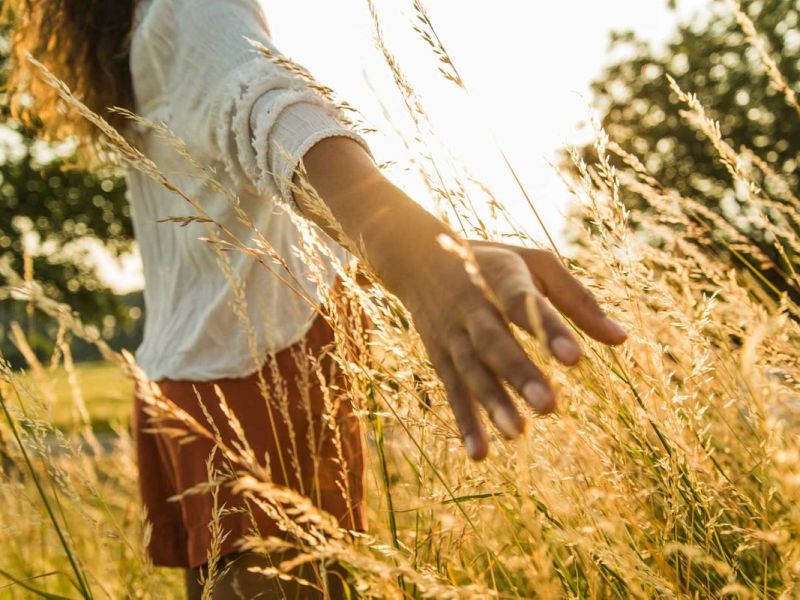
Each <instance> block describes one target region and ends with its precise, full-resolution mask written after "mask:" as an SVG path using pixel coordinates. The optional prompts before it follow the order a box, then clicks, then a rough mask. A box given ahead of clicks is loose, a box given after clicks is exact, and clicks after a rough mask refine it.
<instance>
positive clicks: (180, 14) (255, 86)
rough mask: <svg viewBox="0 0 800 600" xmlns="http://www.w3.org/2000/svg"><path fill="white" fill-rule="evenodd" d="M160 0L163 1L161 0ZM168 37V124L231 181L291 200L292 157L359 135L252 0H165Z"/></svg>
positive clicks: (359, 138)
mask: <svg viewBox="0 0 800 600" xmlns="http://www.w3.org/2000/svg"><path fill="white" fill-rule="evenodd" d="M161 1H164V0H161ZM171 1H172V2H173V11H172V27H173V29H174V36H173V39H171V40H167V42H168V43H169V46H170V47H171V52H170V53H169V55H168V56H167V57H166V60H167V61H168V62H169V63H170V64H169V68H168V69H167V70H166V73H167V77H166V79H167V80H166V81H165V82H164V87H165V88H166V89H165V90H163V93H165V94H166V95H167V97H168V104H169V113H170V124H171V126H172V127H173V129H174V130H175V133H176V134H177V135H178V136H179V137H181V139H183V140H184V142H185V143H186V144H187V145H188V147H189V150H190V151H191V152H193V153H195V154H196V155H197V158H200V159H211V160H219V161H221V162H222V163H223V165H224V168H225V170H226V171H227V172H228V173H229V175H230V176H231V178H232V179H233V181H234V182H235V183H236V184H237V185H239V186H246V187H248V188H251V189H254V190H255V191H256V192H257V193H258V194H259V195H262V196H265V197H271V196H273V195H278V196H279V197H281V198H283V199H285V200H287V201H291V191H290V189H289V186H290V182H291V178H292V175H293V173H294V170H295V168H296V167H297V163H298V162H299V160H300V159H301V158H302V156H303V155H304V154H305V152H306V151H308V149H310V148H311V147H312V146H313V145H314V144H315V143H316V142H318V141H319V140H321V139H323V138H325V137H331V136H346V137H351V138H353V139H355V140H357V141H358V142H360V143H361V144H362V145H364V147H365V148H366V143H365V142H364V140H363V139H362V138H361V137H360V136H359V135H358V134H357V133H356V132H354V131H353V130H351V129H349V128H348V127H346V126H345V125H344V124H343V123H342V120H341V115H340V114H339V111H338V109H337V108H336V107H335V106H334V105H333V104H332V103H330V102H329V101H328V100H327V99H326V98H324V97H323V96H322V95H321V94H320V93H318V92H317V91H315V90H313V89H311V88H310V87H309V86H308V85H307V82H306V81H305V80H304V79H303V78H302V77H301V76H299V75H297V74H295V73H292V72H290V71H289V70H287V69H284V68H282V67H281V66H279V65H278V64H276V63H275V62H274V61H273V60H270V59H269V58H267V57H265V56H264V55H263V54H262V53H260V52H258V51H257V50H256V49H255V48H254V47H253V43H252V42H256V43H258V44H261V45H263V46H264V47H266V48H268V49H269V50H270V52H271V53H272V54H273V55H276V56H280V54H279V52H278V50H277V49H276V48H275V46H274V45H273V44H272V41H271V39H270V34H269V28H268V25H267V21H266V19H265V17H264V14H263V11H262V9H261V6H260V4H259V2H258V1H257V0H171Z"/></svg>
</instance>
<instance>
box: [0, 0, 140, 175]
mask: <svg viewBox="0 0 800 600" xmlns="http://www.w3.org/2000/svg"><path fill="white" fill-rule="evenodd" d="M136 2H137V0H5V1H4V2H3V4H4V5H5V6H4V8H3V13H2V19H3V22H4V24H5V25H6V26H7V27H10V31H11V33H10V41H11V55H10V57H9V61H8V65H7V76H8V79H7V93H8V96H9V99H10V102H9V108H10V110H11V115H12V116H13V117H15V118H17V119H19V120H20V121H21V122H22V123H23V124H24V125H26V126H28V127H32V128H33V129H35V130H36V132H37V134H38V135H39V136H40V137H42V138H44V139H46V140H52V141H55V140H62V139H64V138H66V137H74V138H75V139H76V140H77V142H78V146H79V157H80V159H81V160H82V161H85V162H87V163H91V162H93V161H94V160H95V159H96V158H97V157H98V156H99V146H98V141H99V137H98V131H97V130H96V129H95V127H94V126H93V125H92V124H91V123H89V122H88V121H86V120H85V119H83V118H81V117H80V116H79V115H77V114H75V113H74V111H70V110H69V109H68V108H67V106H66V105H65V103H64V101H63V100H61V99H60V98H59V96H58V93H57V92H56V90H55V89H53V88H52V87H51V86H49V85H48V84H47V83H45V82H44V81H43V80H42V79H41V77H40V74H39V73H38V71H37V69H36V67H34V66H33V65H32V64H31V63H30V62H29V61H28V60H27V55H28V54H29V53H30V55H31V56H33V57H34V58H36V59H37V60H38V61H40V62H41V63H43V64H44V65H45V66H46V67H47V68H48V69H50V71H52V72H53V74H54V75H55V76H56V77H58V78H59V79H61V80H62V81H63V82H64V83H66V84H67V85H68V86H69V87H70V88H71V90H72V92H73V93H74V95H75V96H76V97H77V98H78V99H80V100H81V101H82V102H83V103H84V104H86V106H88V107H89V108H90V109H91V110H93V111H94V112H96V113H97V114H99V115H101V116H103V117H104V118H105V119H106V120H108V121H109V123H111V125H113V126H114V127H116V128H118V129H119V130H120V131H124V129H125V128H126V121H125V119H124V118H123V117H121V116H120V115H118V114H116V113H114V112H111V111H109V110H108V109H109V108H111V107H115V106H118V107H121V108H127V109H132V108H133V84H132V81H131V73H130V67H129V61H128V57H129V51H130V31H131V25H132V20H133V12H134V8H135V5H136Z"/></svg>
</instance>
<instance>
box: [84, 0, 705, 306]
mask: <svg viewBox="0 0 800 600" xmlns="http://www.w3.org/2000/svg"><path fill="white" fill-rule="evenodd" d="M261 2H262V4H263V5H264V10H265V13H266V15H267V19H268V21H269V24H270V28H271V33H272V36H273V40H274V41H275V44H276V45H277V47H278V48H279V49H280V50H281V51H282V52H283V53H284V54H286V55H287V56H289V57H290V58H292V59H294V60H296V61H297V62H299V63H300V64H302V65H303V66H305V67H306V68H308V69H309V70H310V71H311V72H312V73H313V74H314V76H315V77H316V78H317V79H318V80H319V81H321V82H323V83H325V84H326V85H328V86H330V87H332V88H333V89H334V90H336V92H337V94H338V96H339V97H341V98H343V99H345V100H347V101H348V102H349V103H350V104H352V105H354V106H356V107H357V108H358V109H359V110H360V111H361V112H362V114H364V115H365V117H366V118H367V120H368V121H369V122H370V123H372V124H374V125H375V126H376V127H377V128H378V129H379V130H380V133H377V134H371V135H370V136H369V137H368V138H367V141H368V142H369V144H370V147H371V148H372V150H373V153H374V154H375V156H376V159H377V160H378V161H379V162H385V161H390V160H391V161H398V162H399V163H401V165H402V164H403V163H404V161H405V159H406V151H405V150H404V148H403V146H402V144H401V143H400V141H399V140H398V139H397V136H396V135H395V134H394V133H393V129H392V126H390V125H389V124H388V123H387V121H386V119H385V118H384V116H383V109H382V107H381V104H384V105H385V106H386V107H387V108H388V110H389V112H390V114H391V115H392V118H393V124H394V125H397V124H400V123H404V122H405V119H406V118H407V117H406V114H405V110H404V108H403V106H402V99H401V97H400V95H399V92H398V90H397V89H396V87H395V85H394V83H393V81H392V78H391V74H390V73H389V71H388V68H387V67H386V64H385V62H384V60H383V57H382V56H381V54H380V52H379V51H378V50H377V48H376V47H375V45H374V42H373V40H374V34H373V28H372V22H371V20H370V16H369V12H368V10H367V3H366V1H365V0H344V1H339V2H335V3H334V2H330V1H329V0H302V1H295V2H289V1H288V0H261ZM375 4H376V6H377V9H378V12H379V14H380V16H381V22H382V27H383V29H384V33H385V37H386V41H387V45H388V46H389V48H390V50H391V51H392V52H393V54H395V56H396V57H397V59H398V61H399V63H400V66H401V68H402V69H403V71H404V73H405V75H406V76H407V77H408V78H409V80H410V81H411V83H412V84H413V85H414V87H415V88H416V90H417V92H418V93H419V95H420V96H421V97H422V101H423V104H424V106H425V108H426V110H427V111H428V112H429V114H430V115H431V116H432V119H433V122H434V126H435V127H436V131H437V133H438V135H439V138H440V139H441V140H444V142H445V143H446V145H447V146H448V147H449V148H450V150H452V151H453V153H454V154H455V155H456V156H457V158H458V159H459V160H460V161H461V162H462V163H464V164H465V165H466V166H467V167H468V168H469V169H470V171H471V172H472V173H474V174H475V175H476V176H477V177H478V179H480V180H482V181H484V182H486V183H487V184H489V185H490V186H491V187H492V188H493V190H494V192H495V193H496V195H497V196H498V198H500V199H501V200H502V201H504V202H505V203H506V204H507V205H508V207H509V209H510V211H511V213H512V215H513V216H514V217H515V219H517V220H519V221H520V222H521V223H522V224H523V225H524V227H525V228H526V229H527V230H528V231H530V232H531V233H533V234H534V236H535V237H537V238H539V239H542V238H543V237H544V236H543V232H542V230H541V228H540V227H539V226H538V225H537V224H536V223H535V222H534V220H533V215H532V214H531V213H530V210H529V209H528V208H527V205H526V203H525V201H524V199H523V198H522V196H521V195H520V193H519V191H518V189H517V187H516V186H515V184H514V183H513V180H512V179H511V177H510V176H509V174H508V171H507V169H506V168H505V166H504V165H503V164H502V162H501V160H500V157H499V154H498V152H497V150H496V148H495V147H494V145H493V143H492V140H491V135H490V134H489V131H493V132H494V136H495V138H496V139H497V141H498V143H499V145H500V147H501V148H502V149H503V150H504V151H505V152H506V154H507V155H508V156H509V158H510V159H511V161H512V163H513V164H514V166H515V167H516V169H517V171H518V172H519V174H520V176H521V179H522V181H523V183H524V185H525V187H526V189H527V190H528V192H529V193H530V195H531V196H532V198H533V201H534V203H535V204H536V206H537V208H538V210H539V211H540V213H541V214H542V217H543V219H544V221H545V224H546V226H547V227H548V229H549V230H550V232H551V234H554V236H555V237H556V238H557V239H558V238H559V237H560V232H561V230H562V229H563V225H564V217H563V212H564V210H565V208H566V206H567V205H568V202H569V195H568V193H567V191H566V190H565V188H564V186H563V183H562V182H561V181H560V179H559V177H558V175H557V174H556V173H555V172H554V171H553V169H552V168H551V167H550V166H549V164H548V161H551V162H552V161H554V160H555V159H556V157H557V153H558V151H559V150H560V149H562V148H564V147H565V146H566V145H568V144H580V143H582V142H585V141H587V140H588V139H590V137H589V132H588V131H587V128H586V127H583V128H581V127H579V124H581V123H585V121H586V117H587V103H588V102H589V100H590V99H591V96H590V91H589V84H590V82H591V81H592V80H593V79H595V78H596V77H597V76H599V75H600V73H601V71H602V69H603V66H604V65H606V64H608V62H609V61H610V58H611V57H610V55H609V52H608V40H609V34H610V33H611V31H614V30H626V29H630V30H633V31H634V32H636V33H637V34H638V35H639V36H640V37H642V38H644V39H646V40H648V41H650V42H651V43H652V44H654V45H655V46H658V45H660V44H663V43H664V42H665V41H667V40H668V39H669V37H670V35H671V33H672V32H673V31H674V29H675V25H676V23H677V20H678V19H679V18H682V19H685V18H687V17H689V16H691V15H693V14H694V13H695V12H696V11H697V10H698V9H700V8H701V7H703V6H704V5H706V4H707V2H704V1H703V0H683V1H682V2H680V3H679V11H678V16H677V17H676V14H674V13H672V12H670V11H669V10H667V8H666V4H667V3H666V0H664V1H663V2H661V1H660V2H658V3H654V2H652V1H651V2H642V1H641V0H607V1H606V2H602V3H599V2H588V1H586V0H562V1H561V2H549V3H547V4H545V3H540V2H536V3H534V2H515V1H512V0H496V1H495V2H494V3H492V10H490V11H487V10H486V9H485V6H486V4H485V3H483V2H478V1H477V0H462V1H460V2H458V3H457V6H454V3H452V2H447V1H445V0H426V1H425V2H424V4H425V6H426V8H427V10H428V13H429V15H430V17H431V20H432V21H433V24H434V26H435V27H436V29H437V32H438V33H439V36H440V38H441V39H442V42H443V43H444V45H445V46H446V47H447V50H448V52H449V53H450V55H451V56H452V58H453V60H454V62H455V63H456V66H457V67H458V69H459V71H460V73H461V75H462V77H463V79H464V81H465V82H466V85H467V87H468V88H469V90H470V92H471V100H469V99H467V98H465V96H464V95H463V93H461V91H460V90H458V89H456V87H455V86H454V85H453V84H452V83H450V82H448V81H446V80H445V79H444V78H443V77H442V76H441V75H440V74H439V73H438V71H437V64H436V59H435V57H434V55H433V54H432V52H431V51H430V49H429V47H428V46H427V45H426V44H425V43H424V42H423V41H422V40H421V39H420V37H419V35H418V34H417V33H416V32H415V31H413V29H412V26H413V18H414V13H413V6H412V3H411V1H410V0H409V1H407V2H402V3H398V2H388V1H387V0H383V1H381V0H376V3H375ZM371 88H374V90H375V91H373V89H371ZM376 92H377V93H378V94H380V101H379V100H378V98H376ZM476 107H477V111H476ZM487 107H488V108H487ZM476 112H477V114H478V115H481V116H480V117H479V118H476V116H475V115H476ZM390 176H391V177H392V178H393V179H394V180H395V182H396V183H398V184H399V185H401V186H402V187H403V188H404V189H406V190H407V191H408V192H409V193H410V194H411V195H412V196H414V197H415V198H417V199H418V200H420V201H421V202H422V203H423V204H425V202H424V198H423V188H422V186H421V185H420V184H419V181H418V179H417V177H416V176H415V175H411V174H404V173H402V171H401V170H400V169H394V170H393V171H392V172H391V174H390ZM99 262H100V264H99V270H100V273H101V276H103V277H104V279H106V280H107V281H108V282H109V283H110V284H111V285H112V287H114V289H116V290H117V291H120V292H124V291H130V290H133V289H137V288H138V287H141V285H142V275H141V268H140V265H139V262H138V258H137V257H126V258H125V259H124V260H123V261H122V263H121V264H118V263H117V262H116V261H115V260H114V259H112V258H110V257H103V258H101V259H100V260H99Z"/></svg>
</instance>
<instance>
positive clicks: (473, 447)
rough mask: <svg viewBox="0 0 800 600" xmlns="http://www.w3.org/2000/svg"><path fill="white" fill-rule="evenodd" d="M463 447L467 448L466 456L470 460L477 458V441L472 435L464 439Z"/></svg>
mask: <svg viewBox="0 0 800 600" xmlns="http://www.w3.org/2000/svg"><path fill="white" fill-rule="evenodd" d="M464 446H466V448H467V454H469V457H470V458H472V459H475V458H477V457H478V440H477V439H475V436H474V435H468V436H466V437H465V438H464Z"/></svg>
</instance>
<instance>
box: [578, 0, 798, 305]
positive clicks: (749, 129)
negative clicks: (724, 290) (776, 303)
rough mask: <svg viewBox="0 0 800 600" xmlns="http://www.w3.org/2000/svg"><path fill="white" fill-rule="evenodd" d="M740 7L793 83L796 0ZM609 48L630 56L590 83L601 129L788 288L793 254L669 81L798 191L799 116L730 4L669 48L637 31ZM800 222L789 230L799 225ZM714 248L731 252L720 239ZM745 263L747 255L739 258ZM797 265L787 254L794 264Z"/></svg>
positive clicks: (716, 7)
mask: <svg viewBox="0 0 800 600" xmlns="http://www.w3.org/2000/svg"><path fill="white" fill-rule="evenodd" d="M742 10H743V11H744V12H745V13H746V14H747V15H748V16H749V17H750V19H752V21H753V22H754V23H755V25H756V28H757V29H758V31H759V33H760V35H761V36H763V38H764V39H765V41H766V47H767V48H768V50H769V52H770V54H771V56H772V57H773V58H774V59H775V61H776V63H777V65H778V68H779V69H780V71H781V72H782V73H783V76H784V77H785V79H786V80H787V81H788V82H789V83H790V84H792V83H793V82H794V83H796V82H797V81H798V79H799V76H800V29H798V20H799V19H800V5H798V4H797V2H796V0H746V1H744V2H742ZM611 45H612V48H613V50H615V51H617V52H622V53H623V55H624V56H625V57H626V58H624V59H622V60H619V61H617V62H615V63H613V64H611V65H610V66H608V67H607V68H606V69H605V71H604V72H603V74H602V75H601V76H600V77H599V78H598V79H597V80H596V81H595V82H594V83H593V85H592V89H593V93H594V96H595V99H596V101H597V106H598V108H599V110H600V114H601V123H602V125H603V127H604V129H605V130H606V131H607V132H608V133H609V135H610V137H611V138H612V139H613V140H614V141H616V142H618V143H619V144H620V145H621V146H622V147H623V148H625V149H626V150H627V151H629V152H632V153H633V154H635V155H636V156H638V157H639V158H640V159H641V160H642V162H643V163H644V164H645V166H646V167H647V170H648V171H649V172H650V173H651V174H652V175H653V176H654V177H655V179H657V180H658V181H659V182H660V183H661V184H662V185H663V186H664V187H666V188H671V189H675V190H677V191H679V192H680V193H681V194H682V195H684V196H686V197H691V198H693V199H695V200H699V201H701V202H702V203H703V204H705V205H706V206H708V207H709V208H710V209H712V210H713V211H714V212H716V213H718V214H719V215H721V216H723V217H725V219H726V220H727V221H728V222H730V223H732V224H733V225H734V226H735V227H736V228H737V229H739V231H741V232H742V233H743V234H744V235H746V236H747V237H748V238H750V239H751V240H752V241H753V242H755V244H756V245H757V246H758V248H759V249H760V250H761V251H762V252H763V254H764V255H766V256H767V257H769V259H770V262H771V264H768V265H762V267H764V274H765V275H766V277H767V278H768V279H769V280H770V281H771V282H773V283H774V284H775V285H777V286H778V287H779V288H780V289H781V290H784V291H786V290H787V286H786V277H785V272H783V270H784V267H785V266H786V262H787V259H786V257H781V256H779V253H778V252H777V251H776V248H775V245H774V243H773V241H774V240H773V239H772V237H771V236H770V235H769V232H768V231H766V230H765V229H763V228H759V227H758V226H757V225H756V224H755V222H754V220H753V219H752V218H751V216H752V215H750V214H748V211H750V207H749V206H748V205H747V202H746V199H745V198H744V196H745V195H743V194H741V193H737V190H736V186H734V185H732V181H731V176H730V175H729V173H728V172H727V171H726V168H725V166H724V165H723V163H722V161H721V160H720V158H719V154H718V153H717V152H716V151H715V149H714V147H713V146H712V144H710V143H709V141H708V139H707V138H706V136H705V135H704V134H702V133H701V132H699V131H698V130H696V129H694V128H692V127H690V126H687V124H686V123H685V122H683V121H682V119H681V116H680V114H679V109H680V106H679V102H678V98H677V96H676V94H675V93H674V92H673V91H672V90H671V89H670V84H669V81H668V79H667V77H666V75H668V74H669V75H671V76H672V77H674V78H675V80H676V81H677V83H678V84H679V86H680V87H681V88H682V89H683V90H685V91H687V92H692V93H694V94H696V95H697V96H698V98H699V100H700V102H701V103H702V104H703V106H704V107H705V109H706V110H707V112H708V114H709V115H711V116H713V117H714V118H715V119H718V120H719V123H720V129H721V133H722V136H723V138H724V139H725V140H727V141H728V142H729V143H730V144H731V146H733V148H734V149H736V150H737V151H738V150H739V149H740V148H741V147H742V146H745V147H747V148H749V149H751V150H752V151H753V153H754V154H755V156H756V157H757V159H761V160H763V161H766V163H767V164H768V165H769V167H770V168H771V169H772V170H773V171H775V172H777V173H778V174H780V175H781V176H782V177H783V179H784V181H785V182H787V183H788V185H789V189H791V190H797V187H798V183H800V178H799V177H798V171H797V166H798V160H800V154H799V153H800V115H798V114H797V112H796V110H795V108H793V107H792V106H790V104H789V103H788V102H787V101H786V98H785V96H784V94H783V93H781V92H780V91H779V90H778V89H777V87H776V86H775V85H774V83H773V81H772V79H771V78H770V77H769V75H768V73H767V71H766V69H765V67H764V64H763V62H762V60H761V59H760V57H759V54H758V52H757V50H756V49H755V48H754V47H753V45H752V43H751V42H750V41H749V40H748V39H747V36H746V35H745V34H744V33H743V31H742V29H741V28H740V26H739V24H737V22H736V20H735V18H734V13H733V10H732V8H731V6H730V4H729V3H727V2H720V1H715V2H712V4H711V16H710V18H708V19H695V20H694V21H693V22H690V23H685V24H683V25H680V26H679V27H678V29H677V31H676V32H675V35H674V36H673V38H672V41H671V42H670V43H669V44H668V45H667V47H666V49H665V50H663V51H655V50H654V49H653V48H651V47H650V46H649V45H648V44H647V43H645V42H643V41H642V40H640V39H638V38H637V37H636V36H635V35H634V34H632V33H630V32H626V33H616V34H614V35H612V40H611ZM582 154H583V156H584V158H585V159H586V160H587V162H590V161H592V159H593V157H594V150H593V148H592V147H591V146H587V147H585V148H583V149H582ZM754 177H755V178H756V179H757V181H758V183H759V184H760V185H762V186H763V188H764V193H765V194H768V195H770V196H772V197H773V198H776V199H778V201H782V200H780V199H779V196H780V193H779V191H777V190H775V189H771V188H772V187H773V186H772V184H771V182H770V180H769V179H767V178H765V177H763V173H759V172H758V170H757V169H756V170H754ZM623 198H624V201H625V202H626V203H627V204H628V205H629V206H631V207H635V208H639V209H642V210H648V208H649V207H648V206H647V203H646V201H645V200H644V199H643V198H641V197H639V196H635V195H633V194H630V193H626V194H625V195H624V197H623ZM767 216H768V218H769V217H770V215H767ZM799 222H800V221H797V220H795V221H794V222H793V225H791V226H793V227H794V228H795V229H796V228H797V225H798V223H799ZM716 250H717V251H719V252H728V249H727V248H726V247H725V246H724V244H720V243H718V244H717V248H716ZM731 258H732V260H733V259H734V258H735V257H734V256H733V255H731ZM742 258H745V259H746V258H748V257H738V258H736V260H741V259H742ZM750 258H752V257H750ZM796 259H797V255H796V254H792V253H791V249H789V257H788V260H789V261H792V260H794V261H795V262H796ZM789 291H790V292H791V289H789ZM791 293H794V292H791Z"/></svg>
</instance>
